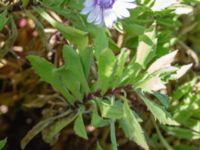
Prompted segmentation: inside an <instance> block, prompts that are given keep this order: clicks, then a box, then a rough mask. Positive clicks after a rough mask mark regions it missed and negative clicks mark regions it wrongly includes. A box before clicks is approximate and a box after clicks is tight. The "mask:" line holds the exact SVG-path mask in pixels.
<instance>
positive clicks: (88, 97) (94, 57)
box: [0, 0, 200, 150]
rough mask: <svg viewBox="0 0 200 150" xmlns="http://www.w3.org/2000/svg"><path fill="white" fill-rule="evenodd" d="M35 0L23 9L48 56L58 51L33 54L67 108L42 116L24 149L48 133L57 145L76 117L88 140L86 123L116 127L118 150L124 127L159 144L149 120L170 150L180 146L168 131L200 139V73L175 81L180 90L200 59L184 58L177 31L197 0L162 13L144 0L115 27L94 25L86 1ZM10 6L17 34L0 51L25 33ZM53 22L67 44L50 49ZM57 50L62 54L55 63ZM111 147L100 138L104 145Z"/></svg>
mask: <svg viewBox="0 0 200 150" xmlns="http://www.w3.org/2000/svg"><path fill="white" fill-rule="evenodd" d="M34 2H35V1H34ZM34 2H33V6H30V5H31V3H32V1H29V0H23V1H22V6H21V7H20V8H23V9H27V10H26V11H25V12H26V14H24V15H26V16H27V17H28V18H30V19H31V20H32V21H33V22H34V24H35V25H36V29H37V30H38V32H39V36H40V38H41V40H42V44H43V45H44V48H45V49H46V50H48V52H47V54H49V53H53V54H55V55H56V56H55V58H52V57H53V56H52V57H49V55H47V54H46V51H45V52H44V53H45V56H44V57H46V58H43V57H41V56H37V55H29V56H27V60H28V61H29V62H30V64H31V66H32V69H33V70H34V71H35V73H36V74H37V75H38V76H39V78H40V79H41V81H42V82H40V83H42V84H45V83H44V82H46V83H48V84H50V85H51V86H52V87H53V89H54V90H55V91H54V92H56V93H58V94H59V95H60V96H61V97H62V100H63V103H64V104H65V106H64V109H63V110H62V111H61V112H59V113H58V114H56V113H55V114H53V115H52V116H51V115H49V116H47V117H46V118H45V117H44V118H43V119H41V121H40V122H39V123H37V124H36V125H35V126H34V127H33V128H32V129H31V130H30V131H29V132H28V133H27V134H26V136H25V137H24V138H23V139H22V141H21V147H22V149H25V147H26V145H27V144H28V143H29V142H30V140H32V139H33V138H34V137H35V136H36V135H37V134H39V133H40V132H41V133H42V137H43V139H44V141H45V142H47V143H50V144H52V143H53V142H55V141H56V139H57V137H58V136H59V135H60V133H61V132H62V130H63V129H65V128H66V127H69V128H71V126H70V124H71V123H73V130H74V133H75V134H76V135H77V136H79V137H81V138H83V139H85V140H90V139H89V138H88V129H87V128H86V126H93V127H95V130H98V128H109V131H110V142H111V144H110V149H113V150H117V148H118V147H119V146H120V145H118V143H117V142H118V139H117V136H116V132H118V131H120V132H121V131H122V132H123V133H124V135H125V137H126V138H128V139H129V140H131V141H134V142H135V143H136V144H137V145H139V146H140V147H142V148H143V149H146V150H148V149H151V147H154V148H155V149H159V148H160V147H158V148H157V147H156V146H157V145H156V144H155V143H156V140H155V137H151V135H150V130H153V132H155V130H154V129H152V128H150V127H149V128H148V129H146V128H145V125H144V124H145V122H148V124H151V125H152V126H153V128H155V129H156V133H155V134H156V136H157V137H158V138H159V140H160V141H161V143H162V144H163V146H164V147H165V148H167V149H172V147H173V146H169V143H168V141H167V140H168V139H167V138H166V139H165V137H164V136H163V135H162V132H165V133H167V134H166V136H167V135H168V134H169V135H173V137H174V138H175V137H176V138H180V139H188V140H197V139H200V134H199V133H200V130H199V126H200V122H199V114H200V111H199V106H200V105H199V104H200V101H199V99H200V93H199V91H198V90H199V89H198V90H194V87H195V86H196V85H197V84H198V80H199V78H197V77H195V78H194V79H193V80H192V81H190V82H188V83H186V84H184V85H181V86H180V85H179V84H178V83H177V84H176V85H174V86H175V88H174V87H173V86H171V88H174V91H173V92H172V93H170V92H169V91H170V88H169V86H170V82H175V81H176V80H178V79H180V78H181V77H183V76H184V75H185V74H186V73H187V71H188V70H190V69H191V68H192V65H193V64H192V63H191V61H187V62H186V63H181V61H180V63H177V62H179V61H177V58H178V57H177V56H179V54H178V53H182V51H181V50H180V51H178V50H176V51H174V49H175V48H177V47H178V48H179V47H180V45H177V44H178V43H180V41H181V40H182V39H181V38H182V36H181V35H177V31H179V29H180V30H181V28H180V26H181V23H180V21H179V20H178V19H179V17H180V16H179V14H178V13H177V11H176V10H177V8H179V7H180V8H182V7H183V6H188V7H189V6H190V7H191V6H192V5H197V4H196V3H195V2H199V1H197V0H196V1H193V3H191V1H183V2H184V5H181V4H178V5H177V6H176V7H177V8H176V7H174V6H171V7H168V8H166V9H161V10H157V11H154V9H153V7H154V4H156V2H157V0H138V1H137V5H138V7H137V8H136V9H134V10H131V16H130V17H129V18H127V19H125V20H120V21H119V22H117V23H115V25H114V26H113V29H112V30H108V29H106V28H105V27H97V26H95V25H92V24H90V23H88V22H87V21H86V18H85V16H83V15H81V14H80V13H79V12H80V10H81V9H82V6H83V1H82V0H73V1H72V0H58V1H54V0H40V1H37V2H38V3H34ZM36 4H37V6H35V5H36ZM186 4H188V5H186ZM29 6H30V8H31V10H28V9H29ZM184 8H185V7H184ZM7 9H8V8H5V10H4V11H2V12H1V13H0V30H4V29H5V27H6V26H9V25H10V26H11V28H10V32H9V35H10V37H9V38H10V39H8V40H7V41H8V42H7V43H5V46H4V47H3V48H2V53H3V54H2V55H1V54H0V57H1V56H2V57H3V56H5V55H6V54H7V53H8V50H9V49H10V47H12V46H13V44H14V41H15V39H16V36H17V33H16V30H17V29H16V25H15V22H14V18H13V17H12V15H13V14H12V13H10V12H8V10H7ZM9 9H10V8H9ZM193 15H195V14H193ZM197 18H199V16H197ZM197 24H198V26H199V24H200V23H199V22H198V23H197ZM45 26H48V27H51V28H53V29H55V30H56V32H57V33H58V32H59V33H61V35H60V38H61V39H62V43H61V44H60V45H59V46H58V45H57V46H58V47H53V48H50V44H49V43H47V42H48V40H47V39H48V38H47V35H46V34H45V32H44V31H43V30H44V29H45ZM182 32H185V31H182ZM56 40H57V39H56ZM56 40H55V41H56ZM191 40H195V39H193V38H191ZM195 46H199V45H198V44H197V43H196V44H195ZM60 47H62V48H61V49H62V51H60ZM185 47H186V49H188V47H187V46H185ZM52 49H55V50H52ZM55 51H56V52H55ZM189 51H190V49H189ZM42 54H43V53H42ZM187 54H191V51H190V53H189V52H187ZM192 54H193V53H192ZM192 54H191V55H192ZM57 55H58V56H60V55H62V57H60V58H58V61H57V62H54V59H57V57H58V56H57ZM179 57H180V56H179ZM192 57H193V55H192ZM197 59H198V58H197ZM193 62H194V61H193ZM197 62H198V60H197ZM180 64H186V65H180ZM194 65H195V64H194ZM193 76H196V75H193ZM43 81H44V82H43ZM197 88H199V87H197ZM167 95H169V97H168V96H167ZM149 117H150V118H149ZM88 118H89V119H90V121H88ZM141 118H142V119H141ZM157 120H158V122H157ZM159 127H161V128H162V132H161V130H160V129H159ZM99 140H100V139H99ZM169 142H170V141H169ZM155 145H156V146H155ZM179 146H180V147H187V145H179ZM103 148H104V147H103V145H102V147H101V142H97V149H99V150H100V149H103ZM162 148H163V147H162ZM162 148H161V149H162ZM0 149H1V148H0ZM177 149H178V148H177Z"/></svg>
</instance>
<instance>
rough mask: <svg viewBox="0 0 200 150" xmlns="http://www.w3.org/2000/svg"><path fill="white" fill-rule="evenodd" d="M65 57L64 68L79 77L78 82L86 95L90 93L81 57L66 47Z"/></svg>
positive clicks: (64, 50)
mask: <svg viewBox="0 0 200 150" xmlns="http://www.w3.org/2000/svg"><path fill="white" fill-rule="evenodd" d="M63 57H64V61H65V65H64V67H65V68H66V69H69V70H70V71H72V72H73V73H74V75H75V76H76V77H77V80H79V81H80V83H81V86H82V90H83V91H85V93H86V94H87V93H89V91H90V89H89V86H88V83H87V79H86V76H85V74H84V70H83V66H82V63H81V59H80V56H79V55H78V54H77V52H76V51H75V50H74V49H72V48H71V47H69V46H64V49H63Z"/></svg>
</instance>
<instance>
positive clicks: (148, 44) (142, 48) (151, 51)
mask: <svg viewBox="0 0 200 150" xmlns="http://www.w3.org/2000/svg"><path fill="white" fill-rule="evenodd" d="M156 45H157V38H156V29H155V23H154V24H153V25H152V26H151V27H150V28H149V29H147V30H146V31H145V33H144V34H143V35H141V36H139V45H138V48H137V53H136V63H138V64H140V65H141V66H143V68H146V67H147V65H148V63H149V62H150V61H151V60H152V58H153V57H154V55H155V51H156Z"/></svg>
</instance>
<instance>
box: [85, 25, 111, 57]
mask: <svg viewBox="0 0 200 150" xmlns="http://www.w3.org/2000/svg"><path fill="white" fill-rule="evenodd" d="M88 30H89V32H90V33H91V34H92V36H93V37H94V41H93V45H94V52H95V57H96V59H97V60H99V55H100V54H101V51H103V50H104V49H106V48H108V47H109V41H108V37H107V35H106V32H105V29H103V28H98V27H95V26H90V27H89V29H88Z"/></svg>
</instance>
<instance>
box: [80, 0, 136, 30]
mask: <svg viewBox="0 0 200 150" xmlns="http://www.w3.org/2000/svg"><path fill="white" fill-rule="evenodd" d="M135 7H136V4H135V0H85V2H84V8H83V10H82V11H81V13H82V14H85V15H86V14H89V15H88V18H87V21H88V22H89V23H94V24H96V25H99V26H103V25H105V26H106V27H108V28H111V27H112V25H113V23H115V22H116V21H117V19H118V18H119V19H122V18H126V17H129V16H130V13H129V11H128V9H133V8H135Z"/></svg>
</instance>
